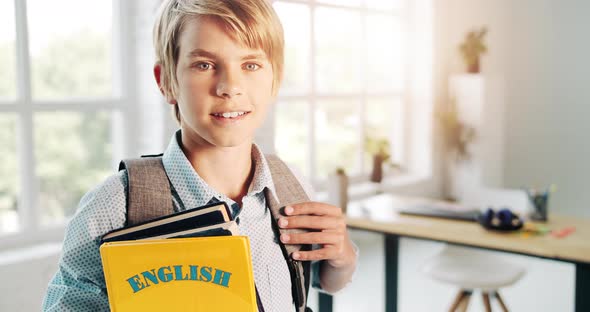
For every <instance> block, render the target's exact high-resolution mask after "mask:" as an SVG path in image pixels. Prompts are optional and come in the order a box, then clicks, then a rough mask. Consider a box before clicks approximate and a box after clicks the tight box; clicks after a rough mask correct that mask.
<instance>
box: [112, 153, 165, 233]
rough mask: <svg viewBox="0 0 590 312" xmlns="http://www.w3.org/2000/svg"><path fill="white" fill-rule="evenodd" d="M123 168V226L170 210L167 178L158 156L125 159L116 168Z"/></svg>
mask: <svg viewBox="0 0 590 312" xmlns="http://www.w3.org/2000/svg"><path fill="white" fill-rule="evenodd" d="M123 169H126V170H127V181H128V183H127V185H128V186H127V225H133V224H137V223H141V222H144V221H148V220H151V219H154V218H157V217H161V216H165V215H169V214H172V213H174V206H173V204H172V196H171V195H170V194H172V193H171V192H170V181H169V180H168V176H167V175H166V171H165V170H164V164H163V163H162V157H143V158H139V159H126V160H123V161H121V163H120V164H119V170H123Z"/></svg>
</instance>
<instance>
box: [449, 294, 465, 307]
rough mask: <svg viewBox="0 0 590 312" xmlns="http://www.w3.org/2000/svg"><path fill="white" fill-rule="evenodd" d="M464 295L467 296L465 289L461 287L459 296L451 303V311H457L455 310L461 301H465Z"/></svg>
mask: <svg viewBox="0 0 590 312" xmlns="http://www.w3.org/2000/svg"><path fill="white" fill-rule="evenodd" d="M464 297H465V290H464V289H460V290H459V292H458V293H457V296H456V297H455V300H453V304H452V305H451V308H449V312H455V310H457V307H458V306H459V303H461V301H463V298H464Z"/></svg>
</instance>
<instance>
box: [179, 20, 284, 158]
mask: <svg viewBox="0 0 590 312" xmlns="http://www.w3.org/2000/svg"><path fill="white" fill-rule="evenodd" d="M179 43H180V46H179V55H178V64H177V70H176V77H177V79H178V92H177V97H176V98H175V99H168V101H169V102H170V103H171V104H173V103H176V102H177V103H178V106H179V110H180V116H181V128H182V131H183V136H185V135H186V136H187V137H188V139H190V140H191V141H194V142H195V143H198V144H206V145H214V146H219V147H231V146H237V145H241V144H251V142H252V140H253V138H254V131H255V130H256V129H257V128H259V127H260V126H261V125H262V123H263V122H264V118H265V117H266V114H267V111H268V107H269V105H270V103H271V101H272V100H273V95H272V83H273V70H272V66H271V64H270V62H269V60H268V58H267V56H266V54H265V53H264V52H263V51H262V50H260V49H255V50H254V49H250V48H248V47H246V46H244V45H242V44H240V43H238V42H236V41H234V40H232V39H231V37H229V36H228V35H227V34H226V32H225V31H224V29H223V28H222V26H221V25H220V24H219V23H218V22H217V21H216V20H214V19H211V18H198V19H191V20H189V21H188V22H187V23H186V24H185V25H184V29H183V30H182V33H181V35H180V38H179Z"/></svg>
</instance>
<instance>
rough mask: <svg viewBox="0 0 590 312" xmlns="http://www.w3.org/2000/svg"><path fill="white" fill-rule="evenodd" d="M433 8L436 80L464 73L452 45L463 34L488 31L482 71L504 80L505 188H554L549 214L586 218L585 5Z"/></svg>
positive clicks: (471, 1)
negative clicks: (438, 64) (438, 70)
mask: <svg viewBox="0 0 590 312" xmlns="http://www.w3.org/2000/svg"><path fill="white" fill-rule="evenodd" d="M437 5H438V6H439V7H438V11H437V18H438V22H437V25H438V26H439V29H438V33H437V35H438V36H439V38H438V40H439V45H438V47H439V51H438V52H439V53H437V55H438V60H439V62H441V63H442V64H443V65H442V74H441V75H440V77H441V79H445V77H448V76H449V75H450V74H452V73H457V72H461V71H464V67H463V64H462V63H461V59H460V58H459V53H458V51H457V46H458V44H459V43H460V42H461V41H462V39H463V36H464V34H465V32H466V31H468V30H470V29H471V28H473V27H479V26H482V25H487V26H488V28H489V33H488V37H487V40H486V41H487V43H488V45H489V53H488V54H487V55H486V56H484V58H483V60H482V70H483V73H484V74H485V75H486V76H487V77H493V78H498V77H501V78H503V79H504V81H505V98H504V102H505V103H504V104H505V116H504V117H505V118H504V120H505V124H504V126H505V129H504V157H503V158H504V164H503V167H504V172H503V176H504V183H503V184H504V186H506V187H512V188H517V187H522V186H535V185H536V186H537V187H541V186H545V185H548V184H550V183H556V184H557V188H558V191H557V192H556V193H555V194H554V197H553V198H552V199H551V201H550V210H551V211H554V212H559V213H567V214H575V215H584V216H590V209H589V208H588V203H589V202H590V192H587V191H586V188H587V187H588V185H589V183H588V177H589V176H590V164H588V163H587V160H588V159H590V144H588V143H587V141H588V139H586V138H585V135H586V134H588V133H590V123H588V122H587V120H588V116H590V88H588V87H587V86H588V76H589V75H590V60H588V59H587V56H588V55H590V41H588V40H586V39H585V38H587V35H586V31H587V29H590V20H588V18H587V16H586V15H587V13H588V12H590V2H588V1H585V0H564V1H552V0H519V1H512V0H443V1H437ZM444 83H445V82H444V81H443V82H442V84H443V85H444ZM443 90H444V88H443Z"/></svg>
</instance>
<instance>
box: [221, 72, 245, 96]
mask: <svg viewBox="0 0 590 312" xmlns="http://www.w3.org/2000/svg"><path fill="white" fill-rule="evenodd" d="M216 93H217V96H220V97H230V98H231V97H234V96H237V95H241V94H242V88H241V87H240V85H239V83H238V81H237V80H236V79H235V78H234V77H232V76H230V75H228V74H225V75H223V77H222V79H220V81H219V83H217V89H216Z"/></svg>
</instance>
